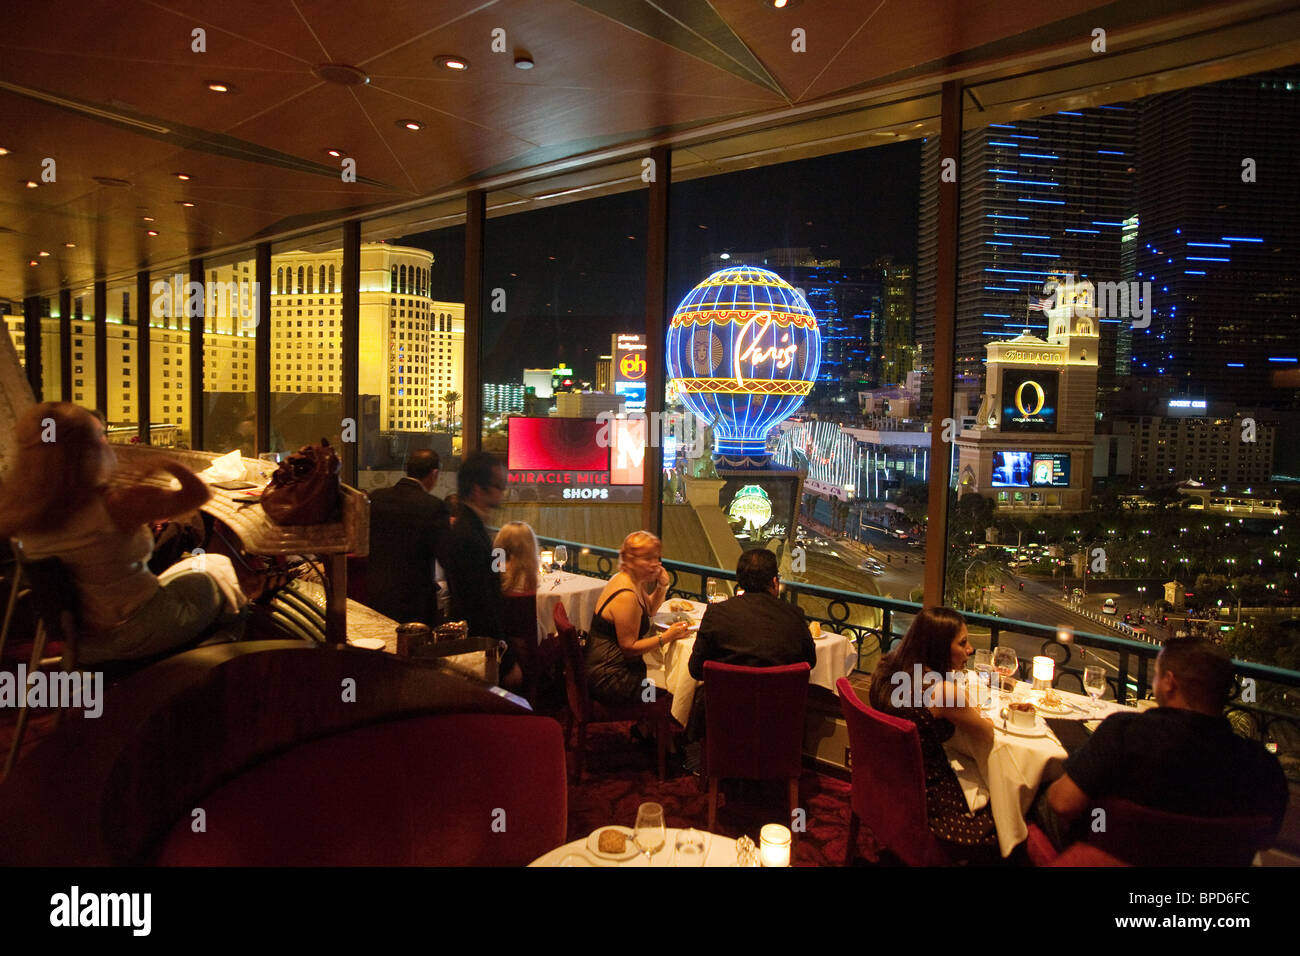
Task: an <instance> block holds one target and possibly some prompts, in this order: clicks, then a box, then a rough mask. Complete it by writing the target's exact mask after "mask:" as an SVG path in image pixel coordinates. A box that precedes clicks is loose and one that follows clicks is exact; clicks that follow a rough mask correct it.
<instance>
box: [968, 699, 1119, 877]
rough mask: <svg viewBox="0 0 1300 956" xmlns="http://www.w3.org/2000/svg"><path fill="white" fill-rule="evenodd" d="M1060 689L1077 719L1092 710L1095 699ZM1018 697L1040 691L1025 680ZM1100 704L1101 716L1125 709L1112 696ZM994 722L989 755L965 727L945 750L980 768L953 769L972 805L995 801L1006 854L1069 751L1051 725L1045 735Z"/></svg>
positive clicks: (1001, 844) (1025, 827)
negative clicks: (984, 755) (1006, 728)
mask: <svg viewBox="0 0 1300 956" xmlns="http://www.w3.org/2000/svg"><path fill="white" fill-rule="evenodd" d="M1057 693H1058V694H1059V695H1060V696H1061V697H1062V698H1064V699H1065V700H1066V701H1068V702H1070V703H1071V704H1074V705H1075V706H1076V712H1075V715H1072V717H1075V718H1076V719H1077V717H1082V716H1086V715H1089V714H1091V713H1092V711H1091V706H1092V702H1091V701H1090V700H1088V699H1087V698H1086V697H1081V696H1080V695H1078V694H1071V693H1068V692H1066V691H1062V690H1059V689H1058V690H1057ZM1014 696H1015V698H1016V699H1020V698H1027V699H1030V700H1033V699H1034V698H1036V697H1038V696H1040V695H1037V694H1033V693H1028V692H1027V691H1026V690H1025V688H1024V685H1023V684H1021V685H1020V690H1018V691H1017V692H1016V693H1015V695H1014ZM1008 699H1009V696H1008V695H1003V699H1002V703H1003V704H1005V703H1006V701H1007V700H1008ZM1101 704H1102V707H1103V708H1104V709H1103V710H1100V711H1098V712H1097V716H1098V717H1104V716H1107V715H1109V714H1110V713H1113V712H1116V711H1122V710H1124V708H1122V707H1120V706H1119V705H1117V704H1115V703H1114V702H1112V701H1102V702H1101ZM995 706H996V705H995ZM998 709H999V710H1000V707H999V708H998ZM1076 715H1077V716H1076ZM1040 719H1041V718H1040ZM1054 719H1055V718H1054ZM1062 719H1071V718H1062ZM993 724H994V728H995V729H994V734H993V749H992V751H991V752H990V753H989V755H988V757H987V758H986V759H979V754H978V750H979V748H976V747H973V746H971V744H970V742H969V740H968V739H967V738H966V736H965V734H964V733H963V732H962V731H961V730H960V729H958V730H957V732H956V733H954V734H953V735H952V737H950V738H949V739H948V741H947V743H945V744H944V751H945V752H946V753H947V754H948V756H949V757H950V758H951V759H952V760H954V761H955V762H957V763H959V764H961V765H962V766H964V767H966V768H967V769H968V770H971V771H975V772H974V773H963V772H962V771H961V770H959V769H958V768H957V767H956V766H954V768H953V769H954V772H956V773H957V776H958V780H959V781H960V782H961V784H962V790H963V792H964V793H965V795H966V802H967V804H968V805H969V806H970V807H971V809H972V810H975V809H978V808H979V807H980V806H982V805H983V803H984V802H985V800H987V802H988V803H989V804H990V806H991V810H992V813H993V822H994V823H995V824H996V825H997V829H998V847H999V849H1000V850H1001V851H1002V855H1003V856H1007V855H1009V854H1010V853H1011V851H1012V850H1013V849H1015V847H1016V845H1017V844H1019V843H1021V842H1023V841H1024V839H1025V838H1026V837H1027V836H1028V835H1029V825H1028V824H1027V823H1026V822H1025V814H1026V813H1028V812H1029V809H1030V806H1031V805H1032V804H1033V802H1034V798H1035V796H1036V794H1037V793H1038V788H1039V786H1040V785H1041V784H1042V782H1043V780H1044V778H1047V777H1049V776H1050V777H1053V778H1054V777H1056V776H1059V772H1058V770H1057V768H1059V767H1060V766H1062V765H1063V764H1064V763H1065V758H1066V752H1065V748H1064V747H1062V746H1061V744H1060V741H1058V740H1057V739H1056V735H1055V734H1053V733H1052V732H1051V730H1050V729H1048V731H1047V733H1046V734H1045V735H1043V736H1041V737H1026V736H1022V735H1020V734H1013V733H1009V732H1007V731H1004V730H1003V729H1002V720H1001V718H1000V717H999V716H997V715H996V714H995V715H993ZM972 765H973V766H972Z"/></svg>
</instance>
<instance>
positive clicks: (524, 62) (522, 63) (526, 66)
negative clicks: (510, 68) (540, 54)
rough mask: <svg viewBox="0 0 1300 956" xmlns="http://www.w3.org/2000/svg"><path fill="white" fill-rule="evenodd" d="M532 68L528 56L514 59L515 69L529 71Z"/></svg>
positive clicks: (530, 58)
mask: <svg viewBox="0 0 1300 956" xmlns="http://www.w3.org/2000/svg"><path fill="white" fill-rule="evenodd" d="M532 68H533V58H532V57H530V56H517V57H515V69H517V70H531V69H532Z"/></svg>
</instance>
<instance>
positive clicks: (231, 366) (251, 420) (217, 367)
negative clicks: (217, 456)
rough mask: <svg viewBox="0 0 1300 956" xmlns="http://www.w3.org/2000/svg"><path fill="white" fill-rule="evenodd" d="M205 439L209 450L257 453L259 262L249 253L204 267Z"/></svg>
mask: <svg viewBox="0 0 1300 956" xmlns="http://www.w3.org/2000/svg"><path fill="white" fill-rule="evenodd" d="M203 268H204V271H205V272H206V276H205V287H204V293H205V296H206V299H205V309H204V312H205V314H204V318H203V431H204V435H203V441H202V443H201V446H200V447H202V448H204V449H205V450H207V451H215V452H221V453H223V454H224V453H225V452H229V451H234V450H236V449H238V450H239V451H240V452H241V453H242V454H243V455H245V456H247V457H250V458H251V457H253V456H254V455H255V454H257V447H256V446H257V396H256V390H255V387H254V386H255V378H256V376H255V373H254V369H253V366H254V358H253V355H254V352H255V350H256V344H255V343H256V336H257V335H258V334H259V330H260V329H261V328H262V327H263V323H262V322H261V321H260V320H259V319H258V317H257V316H256V311H255V310H256V308H257V295H256V290H255V287H254V286H253V282H254V281H255V275H254V270H255V268H256V263H255V260H254V259H253V258H252V257H249V256H247V255H246V254H245V255H239V256H234V257H231V258H228V259H220V260H217V259H213V260H210V261H205V262H204V263H203Z"/></svg>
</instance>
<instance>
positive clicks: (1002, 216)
mask: <svg viewBox="0 0 1300 956" xmlns="http://www.w3.org/2000/svg"><path fill="white" fill-rule="evenodd" d="M985 218H987V219H1019V220H1021V221H1022V222H1029V217H1028V216H1011V215H1008V214H1007V213H1001V212H991V213H989V214H988V215H987V216H986V217H985Z"/></svg>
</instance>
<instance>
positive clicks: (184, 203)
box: [176, 199, 194, 209]
mask: <svg viewBox="0 0 1300 956" xmlns="http://www.w3.org/2000/svg"><path fill="white" fill-rule="evenodd" d="M176 205H178V206H184V207H185V208H186V209H191V208H193V206H194V203H192V202H190V201H189V200H188V199H178V200H176Z"/></svg>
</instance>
